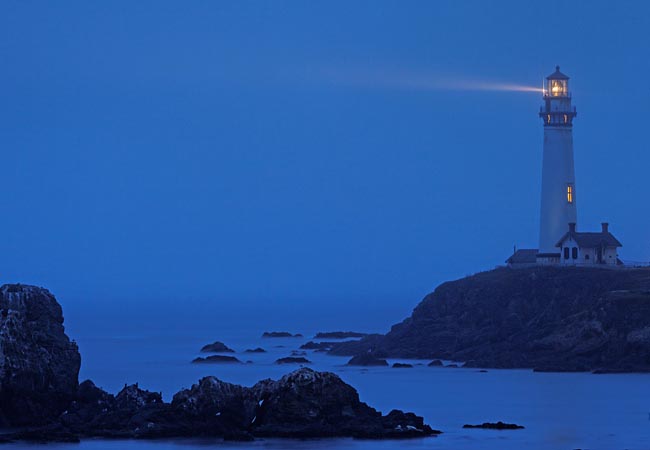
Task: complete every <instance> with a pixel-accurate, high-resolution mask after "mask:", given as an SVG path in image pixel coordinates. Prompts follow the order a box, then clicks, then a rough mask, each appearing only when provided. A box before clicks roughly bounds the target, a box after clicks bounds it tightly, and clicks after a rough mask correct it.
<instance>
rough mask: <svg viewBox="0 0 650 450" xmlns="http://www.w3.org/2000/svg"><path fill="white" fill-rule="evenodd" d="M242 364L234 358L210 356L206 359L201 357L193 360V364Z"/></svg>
mask: <svg viewBox="0 0 650 450" xmlns="http://www.w3.org/2000/svg"><path fill="white" fill-rule="evenodd" d="M233 363H234V364H241V361H240V360H239V359H237V358H235V357H234V356H225V355H210V356H208V357H206V358H203V357H201V356H199V357H198V358H194V359H193V360H192V364H233Z"/></svg>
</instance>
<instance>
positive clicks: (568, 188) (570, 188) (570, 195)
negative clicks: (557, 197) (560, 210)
mask: <svg viewBox="0 0 650 450" xmlns="http://www.w3.org/2000/svg"><path fill="white" fill-rule="evenodd" d="M566 201H567V203H573V185H572V184H567V186H566Z"/></svg>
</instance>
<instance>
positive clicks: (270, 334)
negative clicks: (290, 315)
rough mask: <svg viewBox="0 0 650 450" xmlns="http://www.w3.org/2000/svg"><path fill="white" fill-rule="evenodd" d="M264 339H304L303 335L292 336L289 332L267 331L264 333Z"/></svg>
mask: <svg viewBox="0 0 650 450" xmlns="http://www.w3.org/2000/svg"><path fill="white" fill-rule="evenodd" d="M262 337H263V338H285V337H302V334H300V333H296V334H291V333H289V332H288V331H265V332H264V333H262Z"/></svg>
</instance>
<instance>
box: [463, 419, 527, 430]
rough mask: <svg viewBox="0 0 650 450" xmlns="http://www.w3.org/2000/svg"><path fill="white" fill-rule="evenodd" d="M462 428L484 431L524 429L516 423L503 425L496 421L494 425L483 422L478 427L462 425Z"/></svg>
mask: <svg viewBox="0 0 650 450" xmlns="http://www.w3.org/2000/svg"><path fill="white" fill-rule="evenodd" d="M463 428H483V429H486V430H521V429H523V428H524V427H523V426H521V425H517V424H516V423H504V422H501V421H498V422H496V423H493V422H485V423H482V424H479V425H468V424H466V425H463Z"/></svg>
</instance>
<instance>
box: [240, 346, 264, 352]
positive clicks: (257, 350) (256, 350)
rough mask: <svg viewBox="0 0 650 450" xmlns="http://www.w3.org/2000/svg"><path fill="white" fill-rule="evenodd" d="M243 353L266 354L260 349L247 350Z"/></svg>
mask: <svg viewBox="0 0 650 450" xmlns="http://www.w3.org/2000/svg"><path fill="white" fill-rule="evenodd" d="M244 353H266V350H264V349H263V348H262V347H257V348H247V349H246V350H245V351H244Z"/></svg>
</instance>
